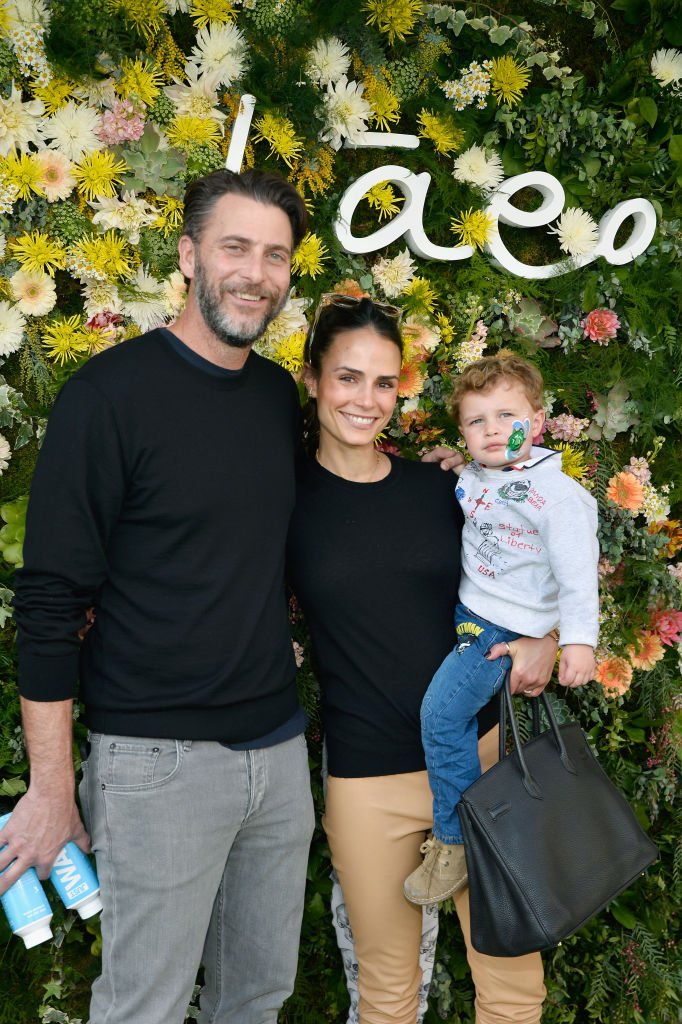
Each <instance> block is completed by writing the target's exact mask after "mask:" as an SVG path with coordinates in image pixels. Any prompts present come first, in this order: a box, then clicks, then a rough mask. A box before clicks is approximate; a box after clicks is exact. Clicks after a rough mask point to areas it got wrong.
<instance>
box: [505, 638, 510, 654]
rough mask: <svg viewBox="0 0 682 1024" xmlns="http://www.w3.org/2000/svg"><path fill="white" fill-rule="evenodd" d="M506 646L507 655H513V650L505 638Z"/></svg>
mask: <svg viewBox="0 0 682 1024" xmlns="http://www.w3.org/2000/svg"><path fill="white" fill-rule="evenodd" d="M504 646H505V647H506V648H507V655H511V651H510V649H509V644H508V643H507V641H506V640H505V643H504Z"/></svg>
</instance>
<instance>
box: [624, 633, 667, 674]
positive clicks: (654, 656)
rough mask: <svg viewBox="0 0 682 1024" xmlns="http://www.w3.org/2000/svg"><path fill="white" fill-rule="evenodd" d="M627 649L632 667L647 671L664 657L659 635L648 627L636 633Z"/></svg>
mask: <svg viewBox="0 0 682 1024" xmlns="http://www.w3.org/2000/svg"><path fill="white" fill-rule="evenodd" d="M627 650H628V657H629V659H630V662H631V663H632V666H633V668H640V669H644V670H645V671H647V672H648V671H649V669H652V668H653V667H654V665H655V664H656V662H657V661H660V660H661V658H663V657H665V650H664V649H663V644H662V643H661V639H660V637H658V636H656V634H655V633H651V632H650V631H649V630H648V629H643V630H642V631H641V632H639V633H636V634H635V643H634V646H633V645H632V644H630V646H629V647H628V649H627Z"/></svg>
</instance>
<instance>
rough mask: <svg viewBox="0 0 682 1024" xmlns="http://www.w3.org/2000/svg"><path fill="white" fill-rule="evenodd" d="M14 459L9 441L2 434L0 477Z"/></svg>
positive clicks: (0, 435)
mask: <svg viewBox="0 0 682 1024" xmlns="http://www.w3.org/2000/svg"><path fill="white" fill-rule="evenodd" d="M11 458H12V449H11V448H10V446H9V441H8V440H7V438H6V437H3V435H2V434H0V476H2V474H3V473H4V472H5V470H6V469H7V467H8V466H9V460H10V459H11Z"/></svg>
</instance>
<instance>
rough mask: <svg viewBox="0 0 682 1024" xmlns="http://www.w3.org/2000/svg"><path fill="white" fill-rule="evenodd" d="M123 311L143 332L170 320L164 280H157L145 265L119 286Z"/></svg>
mask: <svg viewBox="0 0 682 1024" xmlns="http://www.w3.org/2000/svg"><path fill="white" fill-rule="evenodd" d="M119 291H120V294H121V311H122V312H123V313H124V314H125V315H126V316H129V317H130V319H131V320H134V321H135V323H136V324H137V326H138V327H139V328H140V330H141V331H142V333H143V334H144V332H145V331H151V330H153V328H154V327H159V326H160V325H161V324H164V323H166V322H167V320H168V313H167V312H166V297H165V294H164V286H163V282H162V281H157V279H156V278H155V277H152V275H151V274H150V273H149V271H148V270H147V269H146V268H145V267H138V269H137V273H136V274H135V276H134V277H133V278H132V279H131V280H130V281H126V283H125V284H124V285H121V286H120V288H119Z"/></svg>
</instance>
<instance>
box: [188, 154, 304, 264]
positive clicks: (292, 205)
mask: <svg viewBox="0 0 682 1024" xmlns="http://www.w3.org/2000/svg"><path fill="white" fill-rule="evenodd" d="M226 195H238V196H245V197H246V198H247V199H254V200H255V201H256V202H257V203H264V204H265V205H268V206H276V207H278V209H280V210H282V211H283V212H284V213H286V215H287V217H288V218H289V223H290V224H291V233H292V235H293V240H294V249H296V247H297V246H298V245H299V243H300V242H301V239H302V238H303V236H304V235H305V233H306V231H307V230H308V211H307V210H306V207H305V203H304V202H303V199H302V198H301V196H300V195H299V194H298V192H297V191H296V189H295V188H294V186H293V185H291V184H290V183H289V182H288V181H286V180H285V179H284V178H282V177H280V175H279V174H272V173H271V172H270V171H259V170H256V168H251V169H250V170H247V171H243V172H242V173H240V174H238V173H237V172H236V171H228V170H227V169H226V168H223V169H221V170H219V171H213V172H212V173H211V174H206V175H204V177H203V178H197V179H196V180H195V181H193V182H191V183H190V184H189V185H188V187H187V191H186V192H185V214H184V222H183V226H182V233H183V235H188V236H189V237H190V238H191V239H192V241H193V242H195V243H196V242H198V241H199V239H200V237H201V232H202V231H203V228H204V224H205V223H206V221H207V220H208V218H209V215H210V213H211V210H212V209H213V207H214V206H215V204H216V203H217V202H218V200H219V199H220V198H222V196H226Z"/></svg>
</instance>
